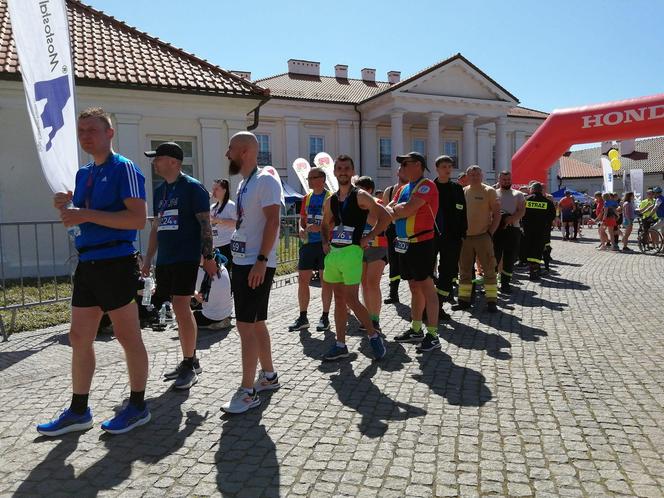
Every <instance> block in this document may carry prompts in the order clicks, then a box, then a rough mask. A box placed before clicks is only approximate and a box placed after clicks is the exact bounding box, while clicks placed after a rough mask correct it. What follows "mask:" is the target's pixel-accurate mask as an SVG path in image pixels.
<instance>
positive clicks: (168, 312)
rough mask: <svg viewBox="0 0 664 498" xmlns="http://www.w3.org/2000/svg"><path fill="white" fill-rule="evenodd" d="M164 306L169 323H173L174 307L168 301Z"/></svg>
mask: <svg viewBox="0 0 664 498" xmlns="http://www.w3.org/2000/svg"><path fill="white" fill-rule="evenodd" d="M164 305H165V306H166V309H165V311H166V314H165V319H166V321H167V322H172V321H173V306H172V305H171V302H170V301H166V302H165V303H164Z"/></svg>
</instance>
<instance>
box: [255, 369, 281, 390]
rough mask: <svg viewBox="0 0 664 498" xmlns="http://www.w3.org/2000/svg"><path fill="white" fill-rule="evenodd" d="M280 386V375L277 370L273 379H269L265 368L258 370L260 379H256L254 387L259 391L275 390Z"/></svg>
mask: <svg viewBox="0 0 664 498" xmlns="http://www.w3.org/2000/svg"><path fill="white" fill-rule="evenodd" d="M280 387H281V384H279V375H277V373H276V372H275V374H274V378H273V379H268V378H267V377H266V376H265V372H264V371H263V370H261V371H259V372H258V379H256V382H255V383H254V389H256V392H257V393H258V392H261V391H274V390H275V389H279V388H280Z"/></svg>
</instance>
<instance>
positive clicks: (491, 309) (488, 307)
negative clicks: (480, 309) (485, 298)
mask: <svg viewBox="0 0 664 498" xmlns="http://www.w3.org/2000/svg"><path fill="white" fill-rule="evenodd" d="M486 310H487V311H488V312H489V313H497V312H498V306H497V305H496V303H494V302H493V301H489V302H488V303H486Z"/></svg>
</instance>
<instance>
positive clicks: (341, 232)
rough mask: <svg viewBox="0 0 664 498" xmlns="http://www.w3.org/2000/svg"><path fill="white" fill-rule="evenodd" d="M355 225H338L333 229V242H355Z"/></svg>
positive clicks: (339, 243) (343, 243)
mask: <svg viewBox="0 0 664 498" xmlns="http://www.w3.org/2000/svg"><path fill="white" fill-rule="evenodd" d="M354 231H355V227H347V226H344V225H338V226H336V227H334V230H332V243H333V244H338V245H343V246H347V245H350V244H352V243H353V232H354Z"/></svg>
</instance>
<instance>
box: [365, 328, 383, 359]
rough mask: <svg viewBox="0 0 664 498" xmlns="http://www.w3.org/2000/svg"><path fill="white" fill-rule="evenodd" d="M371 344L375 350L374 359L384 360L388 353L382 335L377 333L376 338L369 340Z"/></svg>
mask: <svg viewBox="0 0 664 498" xmlns="http://www.w3.org/2000/svg"><path fill="white" fill-rule="evenodd" d="M369 344H371V349H373V352H374V359H376V360H381V359H383V357H384V356H385V353H387V350H386V349H385V344H384V343H383V338H382V337H381V336H380V334H378V333H376V336H375V337H372V338H371V339H369Z"/></svg>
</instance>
